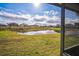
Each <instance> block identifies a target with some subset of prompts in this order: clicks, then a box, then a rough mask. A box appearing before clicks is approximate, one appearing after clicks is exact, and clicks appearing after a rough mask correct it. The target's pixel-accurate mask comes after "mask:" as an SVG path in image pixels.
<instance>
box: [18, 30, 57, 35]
mask: <svg viewBox="0 0 79 59" xmlns="http://www.w3.org/2000/svg"><path fill="white" fill-rule="evenodd" d="M56 33H57V32H55V31H54V30H41V31H30V32H24V33H20V32H19V33H18V34H21V35H40V34H56Z"/></svg>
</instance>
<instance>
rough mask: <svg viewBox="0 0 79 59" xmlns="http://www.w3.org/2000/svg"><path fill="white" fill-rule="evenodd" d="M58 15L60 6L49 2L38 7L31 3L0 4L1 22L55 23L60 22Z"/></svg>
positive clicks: (59, 15)
mask: <svg viewBox="0 0 79 59" xmlns="http://www.w3.org/2000/svg"><path fill="white" fill-rule="evenodd" d="M46 13H48V14H46ZM52 14H53V16H52ZM60 17H61V8H60V7H57V6H54V5H50V4H40V5H39V6H38V7H36V6H34V4H33V3H1V4H0V19H1V20H0V21H1V22H2V23H10V22H16V23H26V24H35V23H38V24H47V25H56V24H59V23H60V20H61V19H60ZM27 19H29V20H27ZM1 22H0V23H1Z"/></svg>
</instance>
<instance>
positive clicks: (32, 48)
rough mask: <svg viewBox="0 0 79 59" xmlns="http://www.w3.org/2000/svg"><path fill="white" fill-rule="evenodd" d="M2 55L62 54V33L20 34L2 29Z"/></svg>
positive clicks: (0, 50) (0, 47) (0, 41)
mask: <svg viewBox="0 0 79 59" xmlns="http://www.w3.org/2000/svg"><path fill="white" fill-rule="evenodd" d="M0 55H9V56H13V55H15V56H22V55H23V56H24V55H26V56H29V55H30V56H54V55H60V34H45V35H19V34H17V33H16V32H12V31H0Z"/></svg>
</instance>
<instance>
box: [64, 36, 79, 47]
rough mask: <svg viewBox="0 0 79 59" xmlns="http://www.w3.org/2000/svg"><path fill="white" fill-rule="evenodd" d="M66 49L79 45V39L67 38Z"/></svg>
mask: <svg viewBox="0 0 79 59" xmlns="http://www.w3.org/2000/svg"><path fill="white" fill-rule="evenodd" d="M64 42H65V48H67V47H70V46H73V45H76V44H79V37H77V36H73V35H66V36H65V41H64Z"/></svg>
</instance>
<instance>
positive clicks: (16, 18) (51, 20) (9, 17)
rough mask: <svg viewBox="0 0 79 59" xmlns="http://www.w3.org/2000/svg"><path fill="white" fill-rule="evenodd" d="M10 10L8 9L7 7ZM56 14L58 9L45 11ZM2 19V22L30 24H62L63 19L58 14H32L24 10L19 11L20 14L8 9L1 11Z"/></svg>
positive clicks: (0, 16)
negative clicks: (25, 12) (23, 11)
mask: <svg viewBox="0 0 79 59" xmlns="http://www.w3.org/2000/svg"><path fill="white" fill-rule="evenodd" d="M7 10H8V9H7ZM53 12H54V14H56V13H57V12H56V11H53V10H52V11H45V13H53ZM0 19H2V22H3V21H4V23H10V22H16V23H18V24H21V23H25V24H28V25H34V24H39V25H41V26H43V25H46V26H49V25H52V26H53V25H56V24H60V23H61V22H60V21H61V19H60V17H57V16H52V17H49V16H48V15H46V14H45V15H33V16H32V15H31V14H24V13H22V12H20V11H19V12H18V14H13V13H10V12H6V11H1V12H0Z"/></svg>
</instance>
